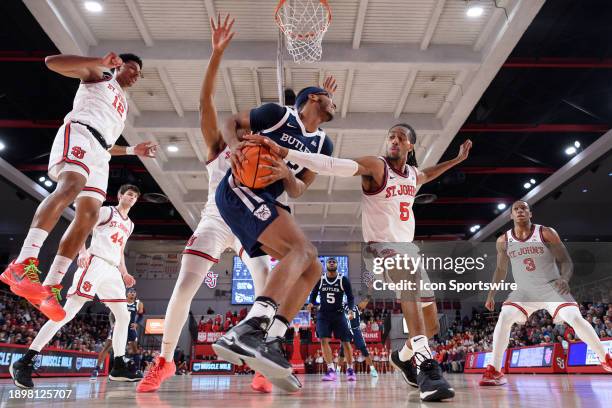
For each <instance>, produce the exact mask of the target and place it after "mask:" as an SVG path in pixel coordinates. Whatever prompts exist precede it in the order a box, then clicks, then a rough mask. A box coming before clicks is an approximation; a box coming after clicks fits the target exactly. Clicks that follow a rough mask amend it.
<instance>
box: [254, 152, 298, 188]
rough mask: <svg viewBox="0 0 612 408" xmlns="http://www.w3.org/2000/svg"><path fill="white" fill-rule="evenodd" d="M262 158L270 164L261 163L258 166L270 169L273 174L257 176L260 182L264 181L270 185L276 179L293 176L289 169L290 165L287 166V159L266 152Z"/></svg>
mask: <svg viewBox="0 0 612 408" xmlns="http://www.w3.org/2000/svg"><path fill="white" fill-rule="evenodd" d="M261 158H262V159H263V160H267V161H268V162H269V163H270V165H267V164H260V165H259V166H258V167H259V168H260V169H265V170H269V171H270V172H271V174H269V175H267V176H261V177H257V180H259V182H261V183H263V184H264V185H268V184H272V183H274V182H275V181H278V180H284V179H286V178H288V177H291V171H290V170H289V167H287V164H286V163H285V161H284V160H283V159H281V158H280V157H277V156H270V155H269V154H264V155H262V156H261Z"/></svg>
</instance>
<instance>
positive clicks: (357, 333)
mask: <svg viewBox="0 0 612 408" xmlns="http://www.w3.org/2000/svg"><path fill="white" fill-rule="evenodd" d="M351 332H352V333H353V342H354V343H355V348H356V349H357V350H359V351H361V355H362V356H364V357H369V356H370V352H369V351H368V347H367V346H366V342H365V340H364V339H363V334H361V329H360V328H359V327H351ZM340 357H344V347H340Z"/></svg>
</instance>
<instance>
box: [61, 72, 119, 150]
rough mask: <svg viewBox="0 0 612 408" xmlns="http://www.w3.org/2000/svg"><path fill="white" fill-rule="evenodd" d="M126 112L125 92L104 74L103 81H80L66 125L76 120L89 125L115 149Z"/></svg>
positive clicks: (65, 119)
mask: <svg viewBox="0 0 612 408" xmlns="http://www.w3.org/2000/svg"><path fill="white" fill-rule="evenodd" d="M127 113H128V102H127V98H126V95H125V92H124V91H123V89H121V85H119V83H118V82H117V80H116V79H115V76H114V75H112V74H110V73H108V72H105V73H104V79H102V80H100V81H95V82H81V84H80V85H79V88H78V89H77V93H76V95H75V96H74V102H73V104H72V110H71V111H70V112H69V113H68V114H67V115H66V117H65V118H64V123H67V122H69V121H76V122H81V123H84V124H86V125H89V126H91V127H93V128H94V129H96V130H97V131H98V132H100V134H102V136H103V137H104V139H105V140H106V143H107V144H109V145H111V146H112V145H114V144H115V142H116V141H117V139H119V136H121V132H123V128H124V126H125V119H126V118H127Z"/></svg>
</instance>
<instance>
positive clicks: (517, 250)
mask: <svg viewBox="0 0 612 408" xmlns="http://www.w3.org/2000/svg"><path fill="white" fill-rule="evenodd" d="M506 243H507V249H506V252H507V254H508V257H509V258H510V265H511V266H512V276H513V277H514V282H516V284H517V285H518V288H519V290H520V289H523V290H531V289H533V288H537V287H542V286H547V285H548V284H549V283H550V282H552V281H554V280H556V279H559V278H560V276H561V275H560V274H559V269H558V268H557V264H556V262H555V256H554V255H553V253H552V251H551V250H550V249H549V248H548V247H547V246H546V244H545V243H544V238H543V237H542V225H537V224H533V225H532V226H531V234H530V235H529V237H527V238H526V239H524V240H520V239H519V238H517V237H516V235H514V229H510V230H508V231H506Z"/></svg>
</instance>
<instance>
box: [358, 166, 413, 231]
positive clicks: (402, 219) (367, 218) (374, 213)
mask: <svg viewBox="0 0 612 408" xmlns="http://www.w3.org/2000/svg"><path fill="white" fill-rule="evenodd" d="M380 159H381V160H382V161H383V162H384V163H385V176H384V181H383V184H382V186H381V187H380V188H379V189H378V190H377V191H374V192H371V193H370V192H366V191H362V193H363V194H362V195H361V224H362V230H363V240H364V241H365V242H412V240H413V239H414V227H415V223H414V213H413V211H412V206H413V204H414V197H415V195H416V192H417V172H418V170H417V169H416V168H414V167H412V166H409V165H406V166H405V168H404V172H403V173H401V172H399V171H397V170H395V169H394V168H393V167H391V166H390V165H389V163H388V162H387V160H386V159H385V158H384V157H380Z"/></svg>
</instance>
